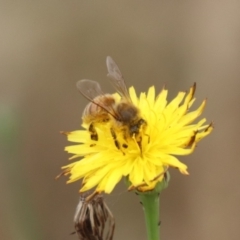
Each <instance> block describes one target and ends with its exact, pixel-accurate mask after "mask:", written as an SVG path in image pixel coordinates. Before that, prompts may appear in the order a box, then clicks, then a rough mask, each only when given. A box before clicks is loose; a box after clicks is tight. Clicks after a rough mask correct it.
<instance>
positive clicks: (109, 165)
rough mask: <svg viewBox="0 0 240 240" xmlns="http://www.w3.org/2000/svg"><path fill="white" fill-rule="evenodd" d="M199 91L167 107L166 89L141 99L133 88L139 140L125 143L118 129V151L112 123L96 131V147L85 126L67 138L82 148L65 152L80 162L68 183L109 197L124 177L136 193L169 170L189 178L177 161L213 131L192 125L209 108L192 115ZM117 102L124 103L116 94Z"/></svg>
mask: <svg viewBox="0 0 240 240" xmlns="http://www.w3.org/2000/svg"><path fill="white" fill-rule="evenodd" d="M195 88H196V85H195V84H194V86H193V87H191V88H190V91H189V93H188V94H187V93H186V92H179V93H178V95H177V96H176V97H175V98H174V99H173V100H172V101H171V102H169V103H167V100H166V98H167V94H168V91H167V90H166V89H163V90H162V91H161V92H160V94H158V95H157V97H155V88H154V87H150V88H149V90H148V92H147V94H146V93H141V94H140V96H139V97H138V96H137V95H136V92H135V90H134V88H133V87H131V88H130V89H129V94H130V97H131V100H132V102H133V104H134V105H135V106H136V107H137V108H138V109H139V110H140V114H141V117H142V118H143V119H144V120H145V121H146V126H142V127H141V129H140V134H139V135H140V136H138V140H137V139H136V138H135V137H134V136H133V137H128V138H127V139H126V136H125V137H124V134H123V133H122V130H121V128H119V129H118V128H117V127H115V128H114V131H115V134H116V139H117V141H118V143H119V146H120V147H119V148H118V147H117V146H116V142H115V141H114V139H113V135H112V133H111V131H110V129H111V127H112V126H113V125H112V122H111V121H109V122H105V123H98V124H96V125H95V128H96V132H97V134H98V140H97V141H94V140H92V139H91V137H90V132H89V130H88V127H89V126H87V125H86V124H83V128H84V130H79V131H73V132H68V133H66V134H67V137H68V140H69V141H70V142H75V143H78V144H77V145H73V146H68V147H66V148H65V150H66V151H67V152H69V153H71V154H73V156H72V157H71V158H70V160H72V159H76V158H79V160H78V161H76V162H74V163H71V164H69V165H67V166H65V167H63V169H64V172H63V173H64V174H65V175H68V174H69V175H70V179H69V181H68V183H70V182H74V181H77V180H80V179H83V181H82V187H81V189H80V192H84V191H87V190H89V189H92V188H94V187H96V189H95V192H97V193H100V192H105V193H111V192H112V190H113V189H114V187H115V186H116V184H117V183H118V182H119V181H120V180H121V179H122V177H127V178H128V180H129V181H130V183H131V184H132V186H133V187H135V188H137V189H138V190H140V191H146V190H151V189H153V188H154V187H155V185H156V184H157V183H158V182H159V181H161V180H162V179H163V174H162V173H164V172H165V171H166V169H167V168H168V167H174V168H177V169H179V171H180V172H181V173H182V174H188V172H187V166H186V165H185V164H183V163H181V162H180V161H179V160H178V159H177V158H176V157H175V156H176V155H188V154H190V153H192V152H193V151H194V149H195V147H196V144H197V142H199V141H200V140H201V139H202V138H204V137H205V136H207V135H208V134H209V133H210V132H211V131H212V129H213V126H212V124H205V122H206V119H205V118H204V119H201V120H199V121H198V122H197V123H193V122H194V120H195V119H196V118H197V117H199V116H200V115H201V113H202V112H203V110H204V107H205V105H206V100H204V101H203V103H202V104H201V105H200V107H198V109H197V110H195V111H192V112H190V111H189V108H190V107H191V106H192V104H193V102H194V101H195V98H194V92H195ZM113 96H114V98H115V99H117V101H120V96H119V95H118V94H114V95H113ZM139 139H140V140H139ZM139 142H140V143H139Z"/></svg>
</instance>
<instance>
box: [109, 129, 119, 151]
mask: <svg viewBox="0 0 240 240" xmlns="http://www.w3.org/2000/svg"><path fill="white" fill-rule="evenodd" d="M110 130H111V134H112V137H113V140H114V143H115V146H116V147H117V148H118V149H120V144H119V142H118V140H117V135H116V133H115V132H114V130H113V128H111V129H110Z"/></svg>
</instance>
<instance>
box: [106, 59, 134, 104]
mask: <svg viewBox="0 0 240 240" xmlns="http://www.w3.org/2000/svg"><path fill="white" fill-rule="evenodd" d="M106 62H107V69H108V74H107V76H108V77H109V78H110V81H111V84H112V85H113V87H114V88H115V89H116V90H117V92H118V93H119V94H120V95H121V97H123V98H125V99H126V100H127V101H128V102H132V100H131V98H130V96H129V93H128V89H127V86H126V84H125V81H124V78H123V75H122V73H121V71H120V69H119V67H118V66H117V64H116V63H115V62H114V60H113V59H112V58H111V57H109V56H108V57H107V61H106Z"/></svg>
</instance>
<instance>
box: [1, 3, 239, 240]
mask: <svg viewBox="0 0 240 240" xmlns="http://www.w3.org/2000/svg"><path fill="white" fill-rule="evenodd" d="M239 9H240V2H239V1H233V0H213V1H208V0H202V1H197V0H192V1H190V0H188V1H187V0H186V1H178V0H170V1H137V0H132V1H127V0H123V1H82V0H78V1H77V0H71V1H63V0H58V1H56V0H41V1H29V0H21V1H11V0H10V1H6V0H1V1H0V33H1V37H0V238H1V240H32V239H34V240H50V239H51V240H53V239H57V240H74V239H77V237H76V236H75V235H70V233H71V232H72V231H73V214H74V211H75V207H76V205H77V203H78V197H79V194H78V189H79V185H80V183H74V184H71V185H66V184H65V182H66V180H67V178H65V177H62V178H60V179H59V180H57V181H56V180H55V179H54V178H55V176H56V175H58V174H59V173H60V168H61V166H63V165H66V164H67V163H68V161H67V159H68V157H69V156H68V155H67V153H65V152H64V150H63V149H64V147H65V146H66V145H68V144H69V143H68V142H67V141H66V138H65V137H64V136H62V135H60V134H59V131H61V130H66V131H71V130H77V129H79V128H80V122H81V114H82V110H83V108H84V106H85V105H86V103H87V101H86V100H85V99H84V98H83V97H82V96H81V95H80V94H79V93H78V91H77V90H76V87H75V83H76V82H77V81H78V80H79V79H82V78H88V79H93V80H98V81H99V82H101V84H102V86H103V88H104V89H105V90H106V92H112V91H113V89H112V88H111V86H110V85H109V84H108V81H107V80H106V73H107V71H106V65H105V59H106V56H108V55H110V56H112V57H113V59H115V61H116V62H117V63H118V65H119V67H120V69H121V70H122V72H123V73H124V76H125V80H126V82H127V84H128V86H131V85H134V86H135V88H136V89H137V91H138V92H140V91H146V89H147V88H148V87H149V86H151V85H155V86H156V88H157V89H159V91H160V89H161V88H162V86H163V84H166V86H167V88H168V89H169V91H170V95H169V99H171V98H173V97H174V96H175V95H176V94H177V92H178V91H179V90H187V89H188V88H189V87H190V86H191V85H192V84H193V82H197V92H196V97H197V102H196V104H195V105H194V106H195V108H196V107H197V106H198V105H199V104H200V102H201V101H202V100H203V99H204V98H206V97H207V98H208V104H207V108H206V111H205V112H204V116H205V117H207V119H208V121H209V122H210V121H212V120H213V121H214V123H215V130H214V132H213V133H212V134H211V135H210V136H209V137H207V138H206V139H204V140H203V141H202V142H200V143H199V145H198V147H197V149H196V151H195V152H194V154H192V155H191V156H187V157H181V160H182V161H184V162H185V163H186V164H187V165H188V166H189V171H190V176H183V175H181V174H180V173H179V172H178V171H176V170H171V182H170V186H169V188H168V189H167V190H166V191H164V192H163V194H162V197H161V210H162V211H161V221H162V223H161V235H162V239H178V240H186V239H199V240H202V239H205V240H213V239H217V240H223V239H224V240H225V239H231V240H238V239H240V228H239V223H240V188H239V183H240V163H239V161H240V159H239V156H240V147H239V136H240V129H239V123H240V113H239V103H240V95H239V90H240V79H239V77H240V75H239V73H240V70H239V69H240V65H239V63H240V62H239V61H240V14H239ZM106 201H107V203H108V206H109V207H110V208H111V210H112V212H113V213H114V216H115V218H116V225H117V227H116V232H115V237H114V239H115V240H121V239H138V240H145V239H146V233H145V223H144V219H143V212H142V209H141V206H140V204H139V202H138V199H137V197H136V196H135V195H134V194H133V193H127V192H126V187H125V186H124V184H123V183H121V184H120V185H119V186H118V187H117V189H116V190H115V191H114V192H113V194H112V195H110V196H106Z"/></svg>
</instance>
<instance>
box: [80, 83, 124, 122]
mask: <svg viewBox="0 0 240 240" xmlns="http://www.w3.org/2000/svg"><path fill="white" fill-rule="evenodd" d="M76 85H77V88H78V90H79V92H80V93H81V94H82V95H83V96H84V97H85V98H87V99H88V100H89V101H91V102H92V103H94V104H96V105H97V106H99V107H101V108H102V109H104V110H105V111H106V112H108V113H109V114H110V115H112V116H113V117H114V118H115V119H119V118H120V117H119V116H118V114H117V113H116V112H115V110H114V108H113V106H112V105H111V104H110V105H108V106H107V105H106V104H104V103H103V102H101V101H98V102H96V101H95V98H96V97H98V96H104V95H106V94H104V92H103V91H102V89H101V86H100V84H99V83H98V82H96V81H93V80H88V79H83V80H79V81H78V82H77V84H76Z"/></svg>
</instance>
